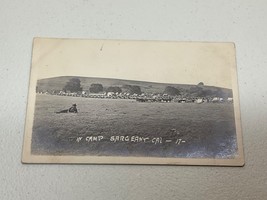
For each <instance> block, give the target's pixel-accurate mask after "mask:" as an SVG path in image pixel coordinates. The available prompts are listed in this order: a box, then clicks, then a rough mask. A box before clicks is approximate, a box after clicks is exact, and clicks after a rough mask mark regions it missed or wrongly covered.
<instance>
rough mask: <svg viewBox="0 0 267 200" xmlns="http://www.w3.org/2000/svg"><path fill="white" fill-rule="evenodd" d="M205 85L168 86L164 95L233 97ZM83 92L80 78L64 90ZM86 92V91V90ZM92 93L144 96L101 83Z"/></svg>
mask: <svg viewBox="0 0 267 200" xmlns="http://www.w3.org/2000/svg"><path fill="white" fill-rule="evenodd" d="M203 86H204V83H203V82H200V83H199V84H197V85H195V86H192V87H190V88H189V89H183V88H176V87H173V86H166V87H165V89H164V91H163V94H167V95H170V96H178V95H183V96H196V97H209V96H210V97H211V96H219V97H226V96H227V97H232V93H231V92H230V93H225V91H223V90H222V89H221V88H218V89H217V90H210V89H206V88H203ZM82 90H83V88H82V86H81V81H80V79H79V78H72V79H70V80H69V81H68V82H67V83H66V85H65V86H64V88H63V91H65V92H67V91H70V92H81V91H82ZM85 90H86V89H85ZM88 90H89V92H90V93H101V92H114V93H122V91H123V92H125V93H129V94H138V95H140V94H142V91H141V88H140V86H137V85H123V86H122V87H118V86H110V87H108V88H104V87H103V85H102V84H100V83H92V84H91V85H90V86H89V88H88Z"/></svg>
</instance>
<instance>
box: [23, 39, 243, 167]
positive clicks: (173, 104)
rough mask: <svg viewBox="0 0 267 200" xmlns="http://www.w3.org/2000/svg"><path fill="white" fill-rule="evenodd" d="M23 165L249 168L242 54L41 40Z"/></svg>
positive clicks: (223, 46) (211, 48)
mask: <svg viewBox="0 0 267 200" xmlns="http://www.w3.org/2000/svg"><path fill="white" fill-rule="evenodd" d="M22 162H24V163H88V164H90V163H92V164H97V163H98V164H166V165H225V166H227V165H228V166H243V165H244V157H243V147H242V133H241V125H240V110H239V95H238V87H237V74H236V61H235V45H234V44H233V43H216V42H214V43H212V42H175V41H127V40H87V39H50V38H35V39H34V42H33V52H32V66H31V77H30V85H29V94H28V107H27V116H26V125H25V137H24V147H23V155H22Z"/></svg>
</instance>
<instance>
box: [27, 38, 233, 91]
mask: <svg viewBox="0 0 267 200" xmlns="http://www.w3.org/2000/svg"><path fill="white" fill-rule="evenodd" d="M235 70H236V66H235V47H234V44H233V43H210V42H206V43H201V42H170V41H167V42H163V41H161V42H159V41H127V40H85V39H49V38H35V39H34V46H33V55H32V76H35V77H36V78H37V79H43V78H50V77H57V76H84V77H101V78H117V79H126V80H139V81H150V82H160V83H176V84H198V83H199V82H204V84H205V85H210V86H217V87H224V88H230V89H231V88H232V78H235V77H232V75H233V73H232V72H233V71H235Z"/></svg>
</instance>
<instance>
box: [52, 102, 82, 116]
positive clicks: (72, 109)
mask: <svg viewBox="0 0 267 200" xmlns="http://www.w3.org/2000/svg"><path fill="white" fill-rule="evenodd" d="M76 106H77V105H76V104H73V105H72V106H71V107H70V108H69V109H65V110H61V111H59V112H56V113H57V114H59V113H78V110H77V107H76Z"/></svg>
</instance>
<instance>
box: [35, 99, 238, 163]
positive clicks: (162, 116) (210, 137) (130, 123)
mask: <svg viewBox="0 0 267 200" xmlns="http://www.w3.org/2000/svg"><path fill="white" fill-rule="evenodd" d="M73 103H76V104H77V108H78V111H79V113H62V114H56V113H55V112H56V111H59V110H62V109H67V108H69V107H70V106H71V104H73ZM89 136H103V137H104V138H103V139H102V140H101V141H94V142H93V141H89V142H88V141H86V140H85V138H86V137H89ZM111 136H129V138H131V136H140V137H145V138H149V139H147V140H146V142H134V141H125V140H124V141H117V142H111V141H110V138H111ZM77 137H82V138H83V139H82V140H81V141H80V142H77V141H76V139H77ZM153 138H160V141H162V143H157V144H155V143H154V142H155V141H156V140H153ZM177 139H181V140H180V141H183V142H182V143H179V144H178V143H176V142H177ZM166 140H172V142H170V143H167V142H165V141H166ZM153 141H154V142H153ZM236 146H237V145H236V133H235V123H234V110H233V105H232V104H227V103H222V104H216V103H215V104H213V103H203V104H194V103H188V104H185V103H174V102H172V103H140V102H136V101H135V100H125V99H91V98H81V97H65V96H52V95H37V97H36V108H35V117H34V125H33V134H32V153H33V154H41V155H99V156H101V155H102V156H103V155H113V156H163V157H198V158H199V157H205V158H229V157H232V156H234V155H235V153H236V150H237V149H236V148H237V147H236Z"/></svg>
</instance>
